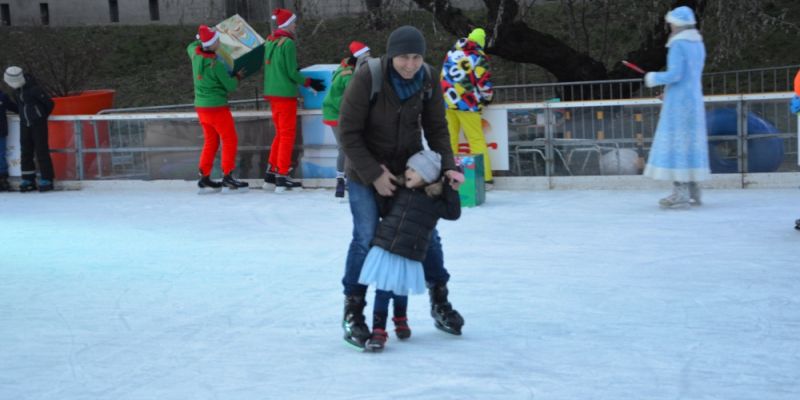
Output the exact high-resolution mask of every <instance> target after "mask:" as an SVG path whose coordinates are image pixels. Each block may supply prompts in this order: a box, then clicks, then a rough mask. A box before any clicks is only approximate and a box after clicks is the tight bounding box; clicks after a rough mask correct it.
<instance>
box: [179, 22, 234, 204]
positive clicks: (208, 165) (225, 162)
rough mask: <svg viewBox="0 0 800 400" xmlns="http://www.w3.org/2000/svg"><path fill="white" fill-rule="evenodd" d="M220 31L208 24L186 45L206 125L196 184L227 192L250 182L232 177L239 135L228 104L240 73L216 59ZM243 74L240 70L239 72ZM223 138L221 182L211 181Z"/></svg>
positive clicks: (199, 109) (198, 107) (198, 106)
mask: <svg viewBox="0 0 800 400" xmlns="http://www.w3.org/2000/svg"><path fill="white" fill-rule="evenodd" d="M219 37H220V34H219V32H216V31H214V30H212V29H211V28H209V27H208V26H206V25H200V27H199V28H198V30H197V40H195V41H194V42H192V43H190V44H189V46H188V47H187V48H186V51H187V53H188V54H189V59H190V60H191V62H192V75H193V77H194V78H193V79H194V106H195V110H196V111H197V117H198V118H199V119H200V125H201V126H202V127H203V150H202V151H201V152H200V162H199V166H198V168H199V170H200V180H199V181H198V182H197V186H198V187H199V188H200V190H201V191H219V190H220V189H221V188H222V187H223V186H224V187H225V189H226V191H236V190H239V191H240V192H243V191H244V189H247V187H248V184H247V182H242V181H239V180H237V179H236V178H234V177H233V175H232V172H233V169H234V168H235V166H236V149H237V145H238V136H237V134H236V126H235V124H234V122H233V115H231V110H230V108H229V107H228V94H230V93H231V92H233V91H234V90H236V87H237V86H238V83H239V76H240V75H235V76H230V75H229V74H228V70H227V69H226V68H225V65H224V64H223V63H222V62H221V61H218V60H217V55H216V53H215V51H216V50H217V49H218V48H219V46H220V42H219ZM240 73H241V72H240ZM220 141H222V161H221V164H222V165H221V166H222V173H223V175H224V176H223V178H222V182H221V183H220V182H216V181H213V180H211V169H212V167H213V166H214V157H215V156H216V154H217V149H218V148H219V144H220Z"/></svg>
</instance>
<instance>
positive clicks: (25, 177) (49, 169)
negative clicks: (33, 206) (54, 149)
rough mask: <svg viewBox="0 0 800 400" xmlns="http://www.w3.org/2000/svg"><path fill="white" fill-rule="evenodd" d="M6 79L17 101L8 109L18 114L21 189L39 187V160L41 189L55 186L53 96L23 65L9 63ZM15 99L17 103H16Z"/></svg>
mask: <svg viewBox="0 0 800 400" xmlns="http://www.w3.org/2000/svg"><path fill="white" fill-rule="evenodd" d="M3 80H4V81H5V82H6V84H8V86H10V87H11V88H13V89H14V103H10V104H9V107H8V109H9V110H11V111H14V112H16V113H18V114H19V119H20V122H19V127H20V135H19V136H20V140H19V141H20V147H21V164H22V165H21V166H22V181H21V182H20V185H19V190H20V192H30V191H32V190H36V188H37V185H36V164H35V163H34V161H33V157H34V154H35V155H36V163H38V164H39V172H40V173H41V176H42V180H41V181H40V182H39V185H38V188H39V191H40V192H46V191H49V190H53V177H54V172H53V161H52V160H51V159H50V145H49V144H48V143H47V117H49V116H50V112H52V111H53V100H51V99H50V96H48V95H47V93H45V91H44V90H42V88H40V87H39V85H37V84H36V82H35V80H34V79H33V78H32V77H31V76H30V75H28V74H25V75H23V73H22V68H20V67H8V68H7V69H6V72H5V74H3ZM15 103H16V104H15Z"/></svg>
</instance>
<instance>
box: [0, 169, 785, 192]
mask: <svg viewBox="0 0 800 400" xmlns="http://www.w3.org/2000/svg"><path fill="white" fill-rule="evenodd" d="M243 180H244V181H245V182H248V183H249V184H250V189H251V190H261V185H262V184H263V183H264V181H263V180H262V179H243ZM11 181H12V185H19V179H18V178H17V179H13V178H12V179H11ZM494 181H495V189H496V190H660V189H664V188H666V187H669V186H670V185H671V183H670V182H666V181H655V180H652V179H649V178H645V177H643V176H641V175H615V176H609V175H606V176H554V177H550V178H548V177H542V176H511V177H495V178H494ZM303 186H304V187H306V188H309V189H315V188H319V189H332V188H334V187H335V186H336V179H333V178H330V179H305V180H303ZM701 186H702V187H703V188H706V189H781V188H798V187H800V172H781V173H762V174H746V175H740V174H714V175H712V176H711V180H710V181H706V182H702V183H701ZM56 187H59V188H61V189H64V190H81V189H114V188H125V189H130V188H136V187H148V188H152V187H161V188H164V189H184V188H191V189H194V188H195V187H196V181H194V180H191V181H189V180H180V179H173V180H152V181H143V180H102V181H56Z"/></svg>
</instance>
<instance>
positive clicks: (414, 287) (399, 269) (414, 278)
mask: <svg viewBox="0 0 800 400" xmlns="http://www.w3.org/2000/svg"><path fill="white" fill-rule="evenodd" d="M358 283H360V284H362V285H367V286H373V287H375V288H377V289H380V290H386V291H390V292H393V293H394V294H397V295H403V296H405V295H409V294H412V293H414V294H420V293H425V290H426V288H425V273H424V272H423V270H422V263H421V262H419V261H414V260H412V259H410V258H405V257H403V256H398V255H397V254H392V253H390V252H388V251H386V250H384V249H382V248H380V247H378V246H372V248H371V249H370V250H369V253H368V254H367V259H366V260H364V266H363V267H361V275H360V276H359V277H358Z"/></svg>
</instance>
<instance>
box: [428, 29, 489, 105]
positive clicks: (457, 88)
mask: <svg viewBox="0 0 800 400" xmlns="http://www.w3.org/2000/svg"><path fill="white" fill-rule="evenodd" d="M440 78H441V84H442V94H443V95H444V103H445V105H446V106H447V108H449V109H451V110H457V111H475V112H480V111H481V108H482V107H483V106H484V105H485V104H487V103H488V102H490V101H491V99H492V82H491V80H490V78H491V74H490V73H489V59H488V57H487V56H486V54H485V53H484V52H483V49H482V48H481V46H480V45H478V44H477V43H475V42H473V41H471V40H468V39H466V38H462V39H459V40H458V41H457V42H456V44H455V46H453V48H452V49H451V50H450V51H448V52H447V57H446V58H445V60H444V66H443V67H442V73H441V77H440Z"/></svg>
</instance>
